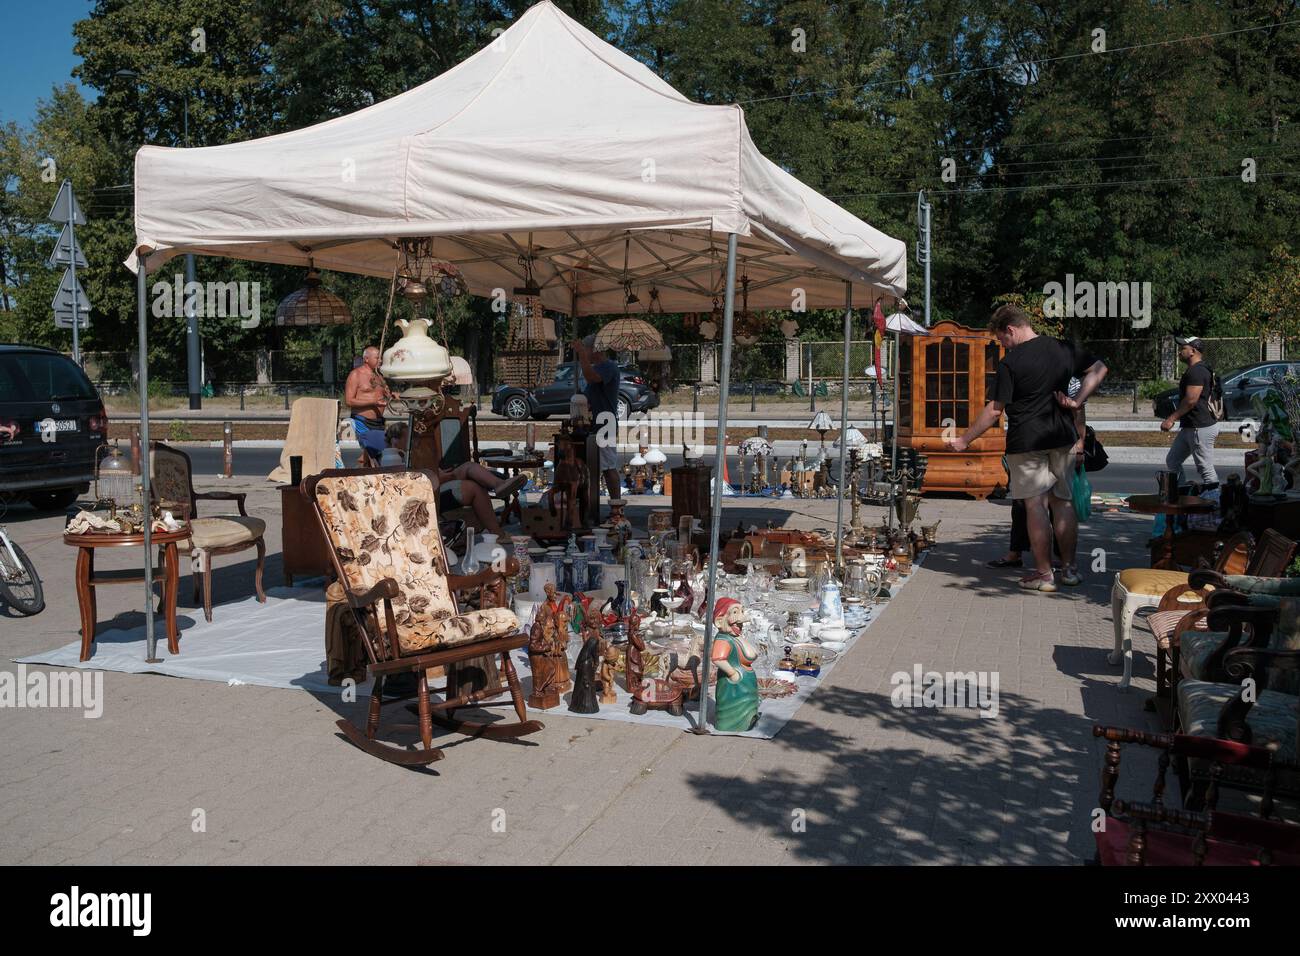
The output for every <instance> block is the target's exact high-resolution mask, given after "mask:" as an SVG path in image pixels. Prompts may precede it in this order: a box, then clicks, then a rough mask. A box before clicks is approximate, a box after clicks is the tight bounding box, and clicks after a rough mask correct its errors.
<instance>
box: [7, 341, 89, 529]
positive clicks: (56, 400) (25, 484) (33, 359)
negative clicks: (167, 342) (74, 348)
mask: <svg viewBox="0 0 1300 956" xmlns="http://www.w3.org/2000/svg"><path fill="white" fill-rule="evenodd" d="M107 433H108V417H107V416H106V415H105V414H104V403H103V401H102V400H101V399H100V397H99V393H98V392H97V391H95V386H94V385H92V384H90V379H88V378H86V373H85V372H83V371H82V370H81V369H80V368H79V367H78V366H77V364H76V363H75V362H73V361H72V360H71V359H69V358H68V357H67V356H65V355H61V354H60V353H58V352H55V351H52V350H50V349H45V348H41V347H39V346H35V345H4V344H0V494H9V495H18V496H21V497H25V498H27V500H28V501H30V502H31V503H32V505H33V506H34V507H36V508H40V509H42V510H58V509H62V508H66V507H67V506H68V505H70V504H72V502H74V501H76V500H77V496H78V495H79V494H81V493H83V492H85V491H87V490H89V488H90V482H91V481H92V480H93V479H94V476H95V456H96V453H97V452H98V451H99V448H100V446H101V445H103V444H104V442H105V440H106V437H107Z"/></svg>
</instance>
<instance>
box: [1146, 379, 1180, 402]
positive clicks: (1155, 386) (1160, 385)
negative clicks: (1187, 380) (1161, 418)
mask: <svg viewBox="0 0 1300 956" xmlns="http://www.w3.org/2000/svg"><path fill="white" fill-rule="evenodd" d="M1177 387H1178V383H1177V382H1171V381H1169V380H1167V379H1163V378H1157V379H1152V380H1151V381H1148V382H1143V383H1142V384H1141V386H1140V387H1139V388H1138V394H1139V395H1140V396H1142V397H1143V398H1155V397H1156V396H1157V395H1159V394H1160V393H1161V392H1167V391H1169V390H1170V389H1171V388H1177Z"/></svg>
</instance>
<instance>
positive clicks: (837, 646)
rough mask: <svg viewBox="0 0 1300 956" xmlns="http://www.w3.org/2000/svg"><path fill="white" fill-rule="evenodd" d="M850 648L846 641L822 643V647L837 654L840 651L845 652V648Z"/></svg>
mask: <svg viewBox="0 0 1300 956" xmlns="http://www.w3.org/2000/svg"><path fill="white" fill-rule="evenodd" d="M848 646H849V645H848V644H847V643H845V642H844V641H822V647H823V648H824V649H826V650H828V651H834V652H835V653H836V654H838V653H839V652H840V651H842V650H844V648H846V647H848Z"/></svg>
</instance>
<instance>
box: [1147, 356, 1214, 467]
mask: <svg viewBox="0 0 1300 956" xmlns="http://www.w3.org/2000/svg"><path fill="white" fill-rule="evenodd" d="M1174 341H1175V342H1177V343H1178V357H1179V358H1180V359H1182V360H1183V361H1184V362H1186V363H1187V371H1186V372H1184V373H1183V377H1182V378H1181V379H1179V381H1178V407H1177V408H1176V409H1174V413H1173V414H1172V415H1170V416H1169V417H1168V418H1166V419H1165V420H1164V421H1163V422H1161V423H1160V430H1161V431H1166V432H1167V431H1169V430H1171V429H1172V428H1173V427H1174V423H1175V422H1177V423H1178V434H1177V435H1175V436H1174V443H1173V445H1171V446H1170V448H1169V455H1168V457H1166V458H1165V470H1166V471H1176V472H1178V473H1179V476H1180V478H1181V475H1182V471H1183V462H1184V461H1186V460H1187V456H1188V455H1191V456H1192V463H1193V464H1194V465H1196V472H1197V474H1198V475H1199V476H1200V479H1201V484H1202V485H1206V486H1208V487H1211V488H1213V487H1217V486H1218V484H1219V473H1218V472H1217V471H1215V470H1214V439H1215V438H1216V437H1218V434H1219V420H1218V419H1217V418H1216V417H1215V415H1214V412H1212V411H1210V406H1209V400H1210V395H1211V392H1212V391H1213V386H1214V372H1212V371H1211V370H1210V367H1209V366H1208V365H1206V364H1205V360H1204V357H1203V353H1204V350H1205V346H1204V345H1203V344H1202V343H1201V340H1200V339H1198V338H1194V337H1189V338H1182V339H1175V340H1174Z"/></svg>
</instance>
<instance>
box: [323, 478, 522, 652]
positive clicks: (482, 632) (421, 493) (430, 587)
mask: <svg viewBox="0 0 1300 956" xmlns="http://www.w3.org/2000/svg"><path fill="white" fill-rule="evenodd" d="M316 500H317V504H318V505H319V507H320V511H321V515H322V517H323V518H324V520H325V526H326V528H327V529H328V531H329V539H330V544H331V546H332V547H333V548H334V550H335V553H336V554H337V555H338V559H339V564H340V565H341V566H342V568H343V573H344V574H345V575H346V577H347V585H348V587H349V588H350V589H351V590H352V591H354V592H362V593H364V592H366V591H369V590H370V589H371V588H373V587H374V586H375V585H376V584H378V583H379V582H380V581H382V580H384V579H385V578H392V579H393V580H394V581H396V582H397V586H398V595H397V597H395V598H393V616H394V619H395V621H396V624H397V643H398V647H399V649H400V651H401V653H402V654H403V655H411V654H419V653H423V652H426V651H433V650H440V649H442V648H447V647H455V646H456V645H459V644H469V643H472V642H476V641H486V640H491V639H493V638H498V637H507V636H509V635H511V634H515V633H517V632H518V631H519V620H518V618H516V617H515V615H514V612H513V611H511V610H510V609H509V608H502V607H493V608H485V609H483V610H480V611H467V612H465V613H461V612H460V611H459V610H458V609H457V607H456V602H455V599H454V598H453V597H452V593H451V589H450V588H449V587H448V583H447V559H446V556H445V551H444V549H443V546H442V535H440V534H439V532H438V513H437V500H438V491H437V488H436V487H435V486H434V484H433V482H432V481H430V480H429V478H428V476H427V475H424V474H422V473H420V472H410V471H408V472H396V473H394V472H387V473H379V474H360V475H338V476H326V477H322V478H321V479H320V480H319V481H318V482H317V484H316ZM380 613H382V611H380Z"/></svg>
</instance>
